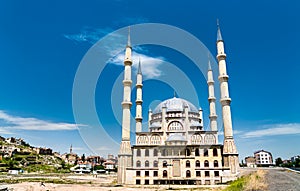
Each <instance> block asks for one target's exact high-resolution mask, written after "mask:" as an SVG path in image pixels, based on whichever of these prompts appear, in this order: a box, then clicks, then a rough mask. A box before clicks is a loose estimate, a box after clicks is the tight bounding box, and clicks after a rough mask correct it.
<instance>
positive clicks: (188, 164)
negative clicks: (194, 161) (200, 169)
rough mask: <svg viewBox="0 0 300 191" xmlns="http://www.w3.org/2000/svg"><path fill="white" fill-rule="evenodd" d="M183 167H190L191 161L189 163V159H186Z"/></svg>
mask: <svg viewBox="0 0 300 191" xmlns="http://www.w3.org/2000/svg"><path fill="white" fill-rule="evenodd" d="M185 167H186V168H190V167H191V163H190V161H189V160H187V161H186V162H185Z"/></svg>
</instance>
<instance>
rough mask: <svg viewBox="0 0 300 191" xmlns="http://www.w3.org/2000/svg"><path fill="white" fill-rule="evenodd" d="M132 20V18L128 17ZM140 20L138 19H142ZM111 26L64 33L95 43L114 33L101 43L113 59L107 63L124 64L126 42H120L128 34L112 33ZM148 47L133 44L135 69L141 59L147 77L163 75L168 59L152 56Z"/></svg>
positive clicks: (102, 48) (73, 37) (69, 37)
mask: <svg viewBox="0 0 300 191" xmlns="http://www.w3.org/2000/svg"><path fill="white" fill-rule="evenodd" d="M128 19H129V20H131V19H130V18H128ZM142 20H143V19H141V20H138V21H142ZM111 32H112V29H110V28H105V29H101V28H97V29H93V28H88V27H85V28H84V29H83V30H82V31H81V32H80V33H79V34H72V35H64V37H65V38H67V39H69V40H72V41H74V42H88V43H91V44H95V43H96V42H97V41H98V40H99V39H100V38H102V37H103V36H105V35H113V36H111V37H110V38H107V40H106V41H103V42H102V44H101V47H100V48H101V50H102V51H105V52H106V53H107V54H108V55H109V56H110V57H111V59H110V60H108V62H107V63H112V64H116V65H123V61H124V49H125V44H122V43H120V42H126V38H127V36H122V35H120V34H116V33H111ZM146 52H148V50H147V49H145V48H144V47H141V46H133V51H132V59H133V69H134V70H137V66H138V61H139V59H141V63H142V73H143V76H144V78H145V79H149V78H157V77H159V76H161V75H162V71H161V70H159V69H158V68H159V66H160V65H161V64H163V63H164V62H165V61H166V59H165V58H163V57H151V56H148V55H146V54H145V53H146Z"/></svg>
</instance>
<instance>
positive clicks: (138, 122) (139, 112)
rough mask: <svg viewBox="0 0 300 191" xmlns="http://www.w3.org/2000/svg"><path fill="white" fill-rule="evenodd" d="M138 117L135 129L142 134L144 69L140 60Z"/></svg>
mask: <svg viewBox="0 0 300 191" xmlns="http://www.w3.org/2000/svg"><path fill="white" fill-rule="evenodd" d="M135 86H136V100H135V103H136V116H135V128H136V132H142V120H143V116H142V103H143V99H142V94H143V91H142V88H143V75H142V69H141V60H139V65H138V72H137V76H136V85H135Z"/></svg>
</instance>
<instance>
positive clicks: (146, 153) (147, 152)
mask: <svg viewBox="0 0 300 191" xmlns="http://www.w3.org/2000/svg"><path fill="white" fill-rule="evenodd" d="M145 156H146V157H148V156H149V149H146V150H145Z"/></svg>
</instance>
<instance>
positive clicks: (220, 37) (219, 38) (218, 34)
mask: <svg viewBox="0 0 300 191" xmlns="http://www.w3.org/2000/svg"><path fill="white" fill-rule="evenodd" d="M217 27H218V32H217V41H223V38H222V34H221V29H220V23H219V19H217Z"/></svg>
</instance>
